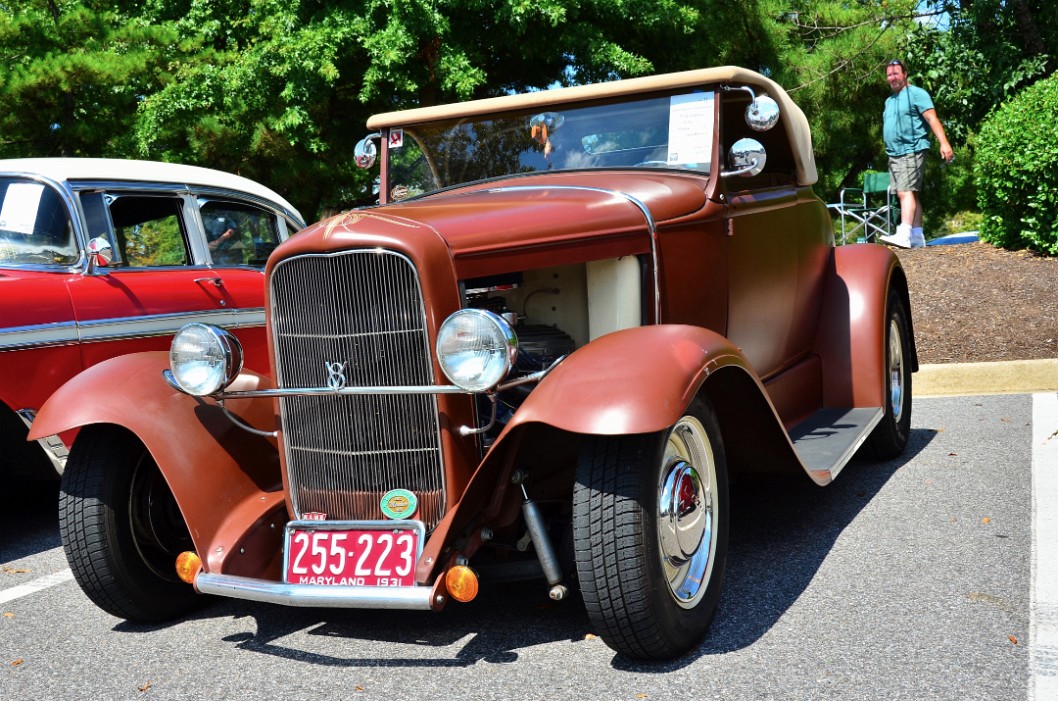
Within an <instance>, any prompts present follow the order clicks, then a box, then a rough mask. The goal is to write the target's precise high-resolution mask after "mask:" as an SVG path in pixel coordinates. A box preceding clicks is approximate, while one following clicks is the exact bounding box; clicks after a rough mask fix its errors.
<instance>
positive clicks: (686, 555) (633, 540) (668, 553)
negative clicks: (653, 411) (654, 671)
mask: <svg viewBox="0 0 1058 701" xmlns="http://www.w3.org/2000/svg"><path fill="white" fill-rule="evenodd" d="M727 512H728V496H727V467H726V462H725V457H724V448H723V443H722V441H721V439H720V430H719V427H718V425H717V422H716V418H715V416H714V414H713V411H712V409H711V407H710V406H709V405H708V404H707V403H706V402H705V401H703V400H698V399H696V400H695V401H694V402H692V403H691V405H690V407H688V409H687V411H686V413H685V415H684V416H683V417H682V418H681V419H680V420H679V421H677V422H676V425H675V426H673V427H672V428H671V429H669V430H667V431H663V432H661V433H657V434H646V435H632V436H616V437H609V436H598V437H592V438H589V439H587V441H586V445H585V446H584V447H583V449H582V451H581V455H580V457H579V459H578V464H577V479H576V484H575V485H574V492H573V540H574V551H575V554H576V562H577V576H578V580H579V581H580V587H581V594H582V596H583V599H584V604H585V606H586V608H587V610H588V616H589V618H590V619H591V621H592V624H593V625H594V626H595V627H596V629H597V630H598V632H599V634H600V635H601V636H602V639H603V640H604V641H605V642H606V644H607V645H609V646H610V647H611V648H613V649H614V650H616V651H617V652H619V653H621V654H623V655H626V656H628V657H632V658H640V659H655V660H657V659H670V658H673V657H676V656H678V655H681V654H683V653H685V652H687V651H688V650H690V649H691V648H692V647H693V646H694V645H696V644H697V643H698V642H699V641H700V640H701V639H702V637H703V636H704V635H705V632H706V630H707V629H708V627H709V623H710V622H711V621H712V618H713V613H714V611H715V610H716V604H717V601H718V600H719V598H720V589H721V587H722V585H723V577H724V565H725V561H726V559H727V530H728V527H727V524H728V513H727Z"/></svg>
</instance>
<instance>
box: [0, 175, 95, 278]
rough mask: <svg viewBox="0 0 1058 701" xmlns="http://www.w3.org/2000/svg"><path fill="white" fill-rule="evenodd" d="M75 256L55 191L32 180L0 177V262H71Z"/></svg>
mask: <svg viewBox="0 0 1058 701" xmlns="http://www.w3.org/2000/svg"><path fill="white" fill-rule="evenodd" d="M78 255H79V252H78V250H77V243H76V240H75V239H74V233H73V223H72V222H71V220H70V214H69V212H68V211H67V209H66V205H65V203H64V202H63V199H62V197H61V196H60V195H59V193H58V192H56V191H55V190H54V189H52V188H51V187H49V186H47V185H45V184H44V183H40V182H35V181H32V180H23V179H19V178H0V265H7V264H12V265H72V264H73V263H76V262H77V258H78Z"/></svg>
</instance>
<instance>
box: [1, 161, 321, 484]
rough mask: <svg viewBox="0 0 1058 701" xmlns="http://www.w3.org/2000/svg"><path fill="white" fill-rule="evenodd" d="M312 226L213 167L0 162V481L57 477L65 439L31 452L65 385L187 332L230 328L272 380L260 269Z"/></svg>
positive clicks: (259, 189) (266, 193) (267, 193)
mask: <svg viewBox="0 0 1058 701" xmlns="http://www.w3.org/2000/svg"><path fill="white" fill-rule="evenodd" d="M303 226H304V223H303V222H302V220H301V215H300V214H298V212H297V210H295V209H294V208H293V207H292V206H291V205H290V204H289V203H288V202H287V201H286V200H284V199H283V198H282V197H280V196H279V195H277V194H276V193H274V192H272V191H271V190H269V189H268V188H266V187H263V186H262V185H260V184H258V183H255V182H253V181H250V180H247V179H246V178H241V177H238V176H235V175H231V174H228V173H222V172H219V171H215V170H209V169H206V168H196V167H192V166H183V165H174V164H167V163H152V162H145V161H126V160H108V159H90V158H39V159H17V160H0V479H3V478H5V477H6V476H10V475H13V474H29V475H34V476H48V475H49V474H50V475H51V476H52V478H54V476H55V474H56V471H58V472H61V471H62V465H63V462H64V460H65V456H66V446H65V444H64V443H63V442H62V441H61V440H58V439H48V440H46V441H42V443H43V447H44V450H41V447H38V446H34V445H30V444H27V443H26V441H25V438H26V431H27V428H26V426H27V424H30V423H32V421H33V418H34V416H35V415H36V413H37V411H38V410H39V409H40V407H41V406H42V405H43V404H44V401H45V400H46V399H47V398H48V397H49V396H51V394H52V392H54V391H55V390H56V389H57V388H58V387H59V386H60V385H62V383H64V382H66V381H67V380H69V379H70V378H71V377H73V376H74V375H76V374H77V373H79V372H80V371H81V370H83V369H84V368H86V367H88V366H90V365H94V364H96V363H98V362H100V361H101V360H104V359H106V358H112V357H114V356H116V355H120V354H122V353H131V352H135V351H144V350H157V349H166V348H168V347H169V344H170V342H171V340H172V337H173V334H174V333H175V332H176V331H177V330H178V329H179V328H180V327H182V326H183V325H185V324H187V323H189V322H192V321H199V322H202V323H210V324H221V325H223V326H225V327H226V328H229V329H231V330H232V331H233V332H234V333H236V334H238V335H239V336H240V337H241V338H242V339H243V341H245V345H246V348H247V349H248V350H247V353H248V359H247V364H248V366H249V367H252V368H255V369H257V370H260V371H262V372H265V371H267V369H268V355H267V350H266V346H265V345H264V310H263V307H264V279H263V275H262V270H263V268H264V263H265V260H266V259H267V258H268V254H269V253H271V252H272V250H273V249H274V248H275V247H276V246H277V245H278V244H279V243H280V242H282V241H284V240H285V239H286V238H287V235H288V234H290V233H293V232H294V231H297V230H298V229H300V228H302V227H303ZM221 227H223V228H221ZM49 458H50V459H49Z"/></svg>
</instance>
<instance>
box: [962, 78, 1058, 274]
mask: <svg viewBox="0 0 1058 701" xmlns="http://www.w3.org/2000/svg"><path fill="white" fill-rule="evenodd" d="M1056 115H1058V74H1054V75H1051V76H1050V77H1048V78H1044V79H1043V80H1040V81H1038V82H1036V83H1034V84H1033V85H1031V86H1029V87H1028V88H1026V89H1024V90H1022V91H1021V92H1019V93H1018V94H1017V95H1016V96H1015V97H1014V98H1013V99H1011V100H1009V101H1008V102H1006V103H1004V104H1002V105H1001V106H1000V107H999V109H997V110H996V111H994V112H993V113H992V114H991V115H989V117H988V118H987V119H986V120H985V121H984V123H983V124H982V125H981V129H980V131H979V132H978V134H977V138H976V139H975V145H976V157H975V159H974V179H975V180H976V183H977V203H978V206H979V208H980V210H981V214H982V215H983V220H982V222H981V238H982V239H984V240H985V241H988V242H990V243H993V244H995V245H997V246H1000V247H1002V248H1008V249H1019V248H1029V249H1032V250H1035V251H1039V252H1041V253H1047V254H1050V255H1058V118H1056Z"/></svg>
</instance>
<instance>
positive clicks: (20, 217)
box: [0, 183, 44, 234]
mask: <svg viewBox="0 0 1058 701" xmlns="http://www.w3.org/2000/svg"><path fill="white" fill-rule="evenodd" d="M42 194H44V186H43V185H41V184H39V183H12V184H10V185H8V186H7V196H6V197H4V206H3V208H2V209H0V229H3V230H4V231H12V232H14V233H16V234H32V233H33V225H34V224H35V223H36V221H37V210H38V209H40V196H41V195H42Z"/></svg>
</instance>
